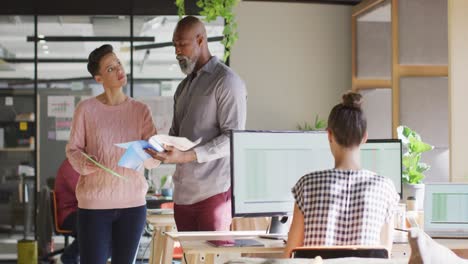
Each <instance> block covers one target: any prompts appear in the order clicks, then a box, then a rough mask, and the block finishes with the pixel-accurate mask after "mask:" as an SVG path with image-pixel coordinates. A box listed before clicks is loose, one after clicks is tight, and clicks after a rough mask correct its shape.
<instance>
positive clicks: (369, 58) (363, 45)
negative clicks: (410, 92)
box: [356, 0, 392, 79]
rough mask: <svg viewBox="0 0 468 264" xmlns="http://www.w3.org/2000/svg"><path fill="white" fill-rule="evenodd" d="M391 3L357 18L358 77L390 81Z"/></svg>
mask: <svg viewBox="0 0 468 264" xmlns="http://www.w3.org/2000/svg"><path fill="white" fill-rule="evenodd" d="M391 29H392V25H391V1H389V0H387V1H384V2H383V3H381V4H379V5H377V6H376V7H374V8H372V9H370V10H369V11H366V12H365V13H363V14H361V15H359V16H358V17H357V26H356V44H357V45H356V47H357V51H356V52H357V57H356V58H357V77H358V78H362V79H390V77H391V66H392V48H391V47H392V46H391V45H392V31H391Z"/></svg>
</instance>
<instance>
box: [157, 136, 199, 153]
mask: <svg viewBox="0 0 468 264" xmlns="http://www.w3.org/2000/svg"><path fill="white" fill-rule="evenodd" d="M151 138H156V139H157V140H158V141H159V142H161V143H162V144H165V145H168V146H174V147H175V148H177V149H179V150H182V151H187V150H189V149H191V148H193V147H195V146H196V145H198V144H200V142H201V140H202V139H201V138H199V139H197V140H196V141H195V142H192V141H190V140H188V139H187V138H185V137H173V136H168V135H154V136H152V137H151Z"/></svg>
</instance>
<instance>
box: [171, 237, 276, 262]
mask: <svg viewBox="0 0 468 264" xmlns="http://www.w3.org/2000/svg"><path fill="white" fill-rule="evenodd" d="M261 234H265V231H214V232H167V233H165V235H166V236H167V240H170V241H178V242H180V244H181V246H182V248H183V250H184V254H185V256H186V260H187V262H188V263H187V264H196V263H200V262H204V263H206V264H213V263H214V260H215V257H216V256H219V254H228V253H231V254H232V253H235V254H237V255H240V254H242V253H282V252H283V250H284V246H285V244H284V242H283V241H281V240H271V239H261V238H258V235H261ZM235 238H243V239H255V240H258V241H259V242H261V243H263V244H264V245H265V246H264V247H215V246H212V245H210V244H208V243H207V242H206V241H207V240H230V239H235ZM170 244H173V243H171V242H168V245H170ZM166 251H167V253H166V256H169V254H170V251H172V248H170V247H166ZM169 261H170V259H169V258H168V259H165V260H164V262H163V263H164V264H170V262H169Z"/></svg>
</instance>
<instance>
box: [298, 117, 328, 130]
mask: <svg viewBox="0 0 468 264" xmlns="http://www.w3.org/2000/svg"><path fill="white" fill-rule="evenodd" d="M326 127H327V121H325V120H323V119H320V118H319V115H315V122H314V124H313V125H312V124H309V123H307V122H304V126H302V125H301V124H298V125H297V129H298V130H302V131H315V130H324V129H325V128H326Z"/></svg>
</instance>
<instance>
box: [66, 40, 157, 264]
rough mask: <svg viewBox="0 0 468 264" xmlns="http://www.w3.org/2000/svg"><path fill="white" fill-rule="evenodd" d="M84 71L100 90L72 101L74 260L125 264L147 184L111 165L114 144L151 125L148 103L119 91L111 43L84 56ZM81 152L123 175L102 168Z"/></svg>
mask: <svg viewBox="0 0 468 264" xmlns="http://www.w3.org/2000/svg"><path fill="white" fill-rule="evenodd" d="M88 71H89V72H90V73H91V75H92V76H93V78H94V79H95V80H96V81H97V82H98V83H100V84H102V86H103V87H104V93H102V94H100V95H98V96H96V97H93V98H90V99H87V100H84V101H82V102H80V103H79V104H78V106H77V107H76V110H75V113H74V116H73V124H72V130H71V134H70V141H69V142H68V145H67V148H66V153H67V157H68V159H69V160H70V163H71V164H72V166H73V168H74V169H75V170H76V171H78V172H79V173H80V178H79V180H78V185H77V187H76V196H77V199H78V239H79V248H80V259H81V260H80V263H81V264H101V263H102V264H103V263H106V261H107V258H108V257H109V252H112V263H124V264H129V263H133V262H134V260H135V258H136V252H137V249H138V243H139V240H140V237H141V234H142V231H143V228H144V224H145V220H146V200H145V194H146V192H147V189H148V185H147V183H146V180H145V178H144V176H143V175H142V172H137V171H134V170H130V169H126V168H123V167H119V166H118V165H117V163H118V161H119V159H120V157H121V156H122V154H123V153H124V150H123V149H121V148H119V147H116V146H115V145H114V144H116V143H122V142H128V141H134V140H140V139H144V140H147V139H148V138H149V137H151V136H152V135H154V134H156V128H155V126H154V123H153V119H152V117H151V112H150V110H149V108H148V106H147V105H145V104H143V103H141V102H138V101H136V100H134V99H132V98H130V97H128V96H127V95H125V94H124V93H123V91H122V87H123V86H124V85H125V84H126V83H127V77H126V75H125V70H124V69H123V66H122V64H121V62H120V60H119V58H117V56H116V55H115V53H114V52H113V48H112V46H111V45H103V46H101V47H99V48H97V49H95V50H94V51H93V52H92V53H91V54H90V55H89V58H88ZM82 152H84V153H86V154H88V155H90V156H92V157H94V158H95V159H96V160H97V161H99V162H100V163H101V164H103V165H104V166H106V167H108V168H110V169H112V170H113V171H115V172H117V173H118V174H120V175H122V176H125V177H126V178H127V179H126V180H125V179H122V178H118V177H115V176H113V175H111V174H110V173H108V172H106V171H104V170H102V169H101V168H99V167H97V166H96V165H94V164H93V163H92V162H90V161H89V160H87V159H86V158H85V156H84V155H83V154H82ZM149 161H150V162H145V164H146V165H149V167H155V166H157V164H158V162H157V161H156V160H152V159H151V160H149Z"/></svg>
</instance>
